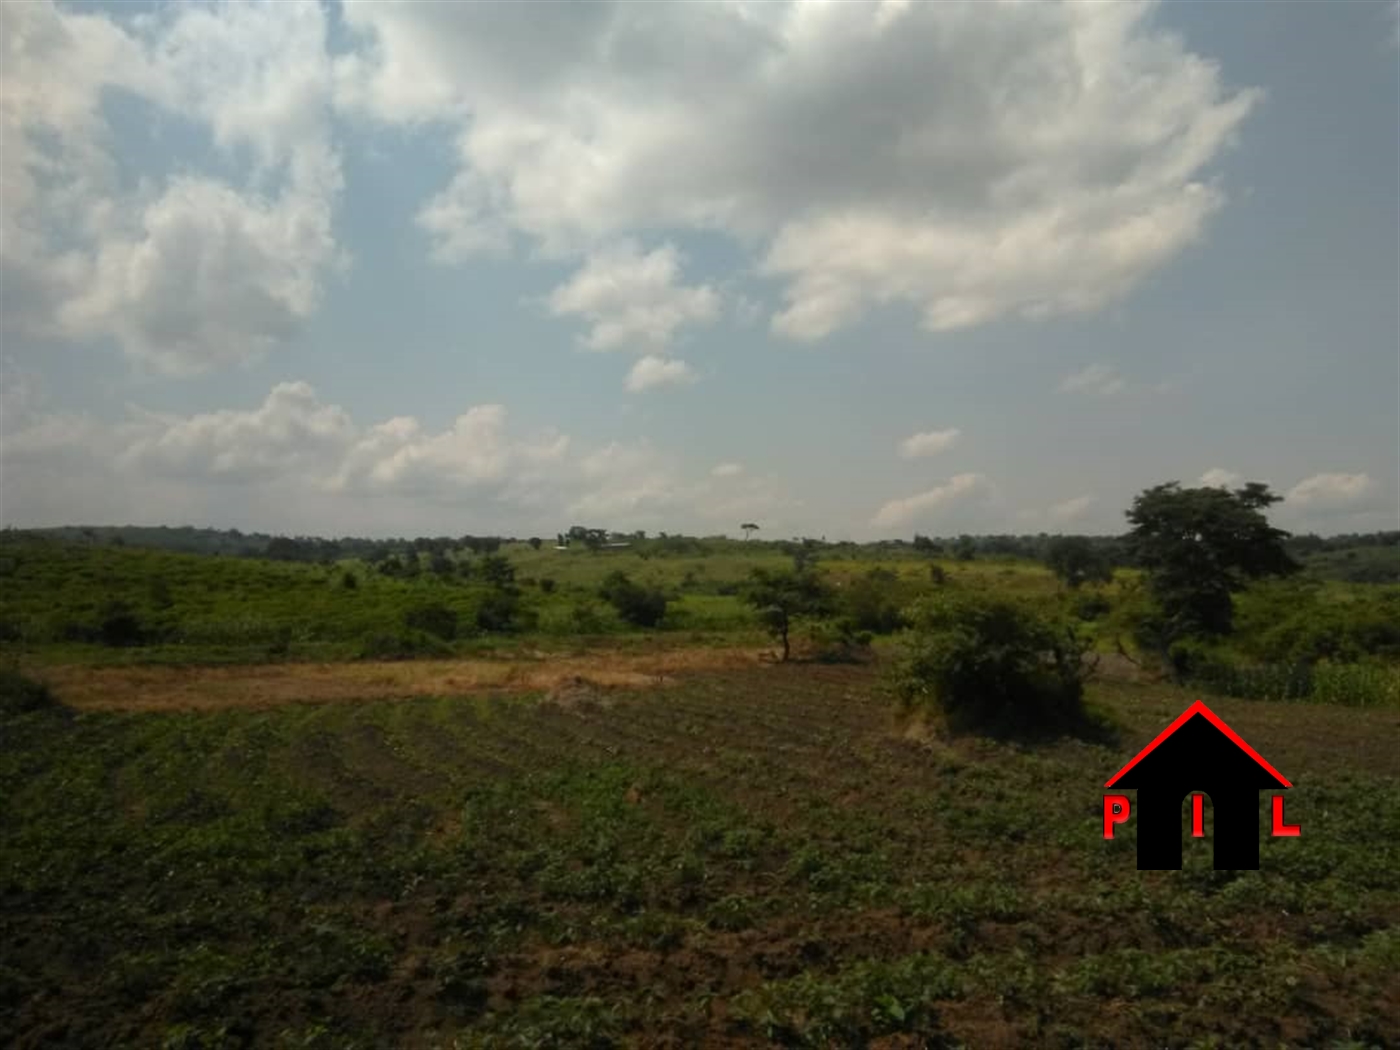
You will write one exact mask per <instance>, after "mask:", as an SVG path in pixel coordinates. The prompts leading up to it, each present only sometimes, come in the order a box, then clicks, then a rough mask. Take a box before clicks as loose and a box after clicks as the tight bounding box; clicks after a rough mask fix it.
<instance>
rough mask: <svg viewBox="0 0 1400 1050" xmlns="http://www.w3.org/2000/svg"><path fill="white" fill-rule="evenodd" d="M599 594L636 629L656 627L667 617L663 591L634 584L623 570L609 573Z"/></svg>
mask: <svg viewBox="0 0 1400 1050" xmlns="http://www.w3.org/2000/svg"><path fill="white" fill-rule="evenodd" d="M598 593H599V595H600V596H601V597H602V599H603V600H604V601H605V602H607V603H608V604H609V605H611V606H612V607H613V608H614V609H616V610H617V614H618V615H619V616H621V617H622V618H623V619H624V620H626V621H627V622H628V623H630V624H632V625H633V626H635V627H655V626H656V625H657V624H659V623H660V622H661V621H662V619H663V618H665V616H666V595H665V594H664V593H663V592H662V591H661V589H660V588H657V587H647V586H644V585H642V584H639V583H634V582H633V581H632V579H631V578H630V577H629V576H628V575H627V574H626V573H625V572H622V571H621V570H618V571H616V572H612V573H609V574H608V577H607V579H605V580H604V581H603V586H602V588H601V589H600V590H599V592H598Z"/></svg>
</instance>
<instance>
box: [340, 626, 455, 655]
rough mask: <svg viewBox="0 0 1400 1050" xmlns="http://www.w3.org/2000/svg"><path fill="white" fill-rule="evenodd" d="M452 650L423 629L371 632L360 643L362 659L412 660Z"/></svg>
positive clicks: (443, 653)
mask: <svg viewBox="0 0 1400 1050" xmlns="http://www.w3.org/2000/svg"><path fill="white" fill-rule="evenodd" d="M451 652H452V650H451V649H449V648H448V647H447V646H446V645H444V644H443V642H442V641H441V639H438V638H435V637H433V636H432V635H430V634H425V633H424V632H422V631H401V632H399V633H398V634H389V633H384V632H379V633H376V634H371V635H369V636H368V637H366V638H365V640H364V641H363V642H362V643H361V644H360V652H359V656H360V659H361V660H411V659H413V658H414V657H421V656H448V655H450V654H451Z"/></svg>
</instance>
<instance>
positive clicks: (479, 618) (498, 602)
mask: <svg viewBox="0 0 1400 1050" xmlns="http://www.w3.org/2000/svg"><path fill="white" fill-rule="evenodd" d="M533 621H534V617H533V616H532V615H531V614H530V613H528V612H527V611H526V610H525V609H523V608H522V607H521V604H520V595H519V594H518V593H516V592H515V591H514V590H493V591H491V592H489V593H488V594H486V595H484V596H483V597H482V599H481V604H480V605H478V606H477V607H476V626H477V629H478V630H481V631H485V632H486V633H488V634H513V633H514V632H516V631H523V630H528V629H529V628H530V627H531V626H532V624H533Z"/></svg>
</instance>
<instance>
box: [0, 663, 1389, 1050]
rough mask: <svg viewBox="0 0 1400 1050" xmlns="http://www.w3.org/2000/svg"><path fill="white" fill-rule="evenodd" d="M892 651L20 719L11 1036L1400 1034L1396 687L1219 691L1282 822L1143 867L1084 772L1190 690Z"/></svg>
mask: <svg viewBox="0 0 1400 1050" xmlns="http://www.w3.org/2000/svg"><path fill="white" fill-rule="evenodd" d="M112 673H117V672H112ZM121 673H126V672H121ZM874 674H875V672H874V671H873V670H871V669H869V668H863V667H822V666H815V665H797V666H786V667H784V666H775V665H764V666H760V665H756V664H748V665H743V666H734V667H725V666H719V667H713V666H711V667H693V668H690V669H688V670H686V671H684V672H683V673H682V674H681V675H680V679H679V681H678V682H677V683H675V684H671V685H668V686H654V687H653V686H648V687H643V688H640V689H632V690H628V691H609V690H584V691H582V692H581V693H580V694H579V695H578V696H575V697H573V698H570V699H568V700H565V699H562V698H561V699H560V700H558V701H549V700H544V699H541V697H540V695H539V694H538V693H529V692H517V693H510V692H501V693H497V694H496V695H491V696H484V695H470V693H471V691H470V690H467V691H466V693H465V695H464V693H463V692H461V691H452V690H444V691H443V692H441V693H439V695H421V694H422V693H423V692H425V691H436V690H440V689H443V686H442V684H441V682H440V681H436V680H432V679H422V680H415V681H413V682H412V683H410V688H409V690H408V692H409V693H411V694H412V693H416V694H419V695H418V698H416V699H399V700H370V701H365V702H360V703H334V704H332V703H302V704H286V705H280V706H275V707H267V708H258V709H242V708H236V707H235V708H229V709H206V710H201V711H140V712H132V711H115V710H105V711H99V710H90V709H82V708H80V709H79V710H78V711H77V712H76V713H73V712H69V713H66V714H62V715H60V714H59V713H57V712H54V711H50V710H37V711H33V712H31V713H24V714H18V715H14V716H12V717H8V718H7V719H6V720H5V721H4V723H3V724H0V733H3V734H4V746H3V747H0V827H3V828H4V829H5V830H4V834H3V835H0V905H3V907H0V946H3V947H0V1043H4V1044H6V1045H17V1046H39V1045H49V1044H53V1043H64V1042H66V1043H69V1044H83V1045H86V1044H127V1045H155V1046H161V1045H165V1046H201V1047H207V1046H246V1045H260V1046H261V1045H269V1046H272V1045H277V1046H290V1045H296V1046H336V1047H342V1046H364V1047H372V1046H383V1045H421V1046H453V1045H458V1046H479V1045H493V1046H538V1045H569V1046H582V1045H590V1046H612V1045H639V1046H651V1045H658V1044H660V1043H663V1042H665V1041H667V1040H670V1041H672V1042H675V1043H677V1044H682V1043H683V1044H688V1045H698V1044H703V1043H713V1042H717V1041H721V1040H724V1041H728V1042H729V1043H730V1044H731V1045H764V1044H766V1043H768V1042H770V1041H779V1042H782V1043H786V1044H790V1045H811V1046H826V1045H843V1046H845V1045H862V1044H865V1043H869V1042H871V1041H874V1040H878V1039H882V1038H898V1037H912V1038H917V1039H918V1040H919V1041H920V1042H921V1043H927V1044H930V1045H946V1046H955V1045H968V1046H984V1045H1032V1044H1035V1045H1067V1046H1068V1045H1076V1046H1078V1045H1130V1044H1149V1043H1150V1044H1152V1045H1170V1046H1209V1045H1220V1046H1226V1045H1229V1046H1234V1045H1245V1044H1250V1045H1260V1044H1267V1045H1280V1044H1282V1045H1297V1046H1329V1045H1337V1046H1341V1045H1348V1046H1352V1045H1355V1046H1373V1045H1374V1046H1384V1045H1393V1038H1394V1033H1395V1032H1397V1031H1400V979H1397V976H1396V975H1397V973H1400V967H1397V952H1400V941H1398V940H1397V938H1396V934H1395V930H1396V929H1397V926H1398V925H1400V758H1397V756H1396V754H1395V751H1394V748H1393V746H1391V745H1392V744H1393V740H1394V714H1393V712H1387V711H1383V710H1366V709H1351V708H1338V707H1327V706H1321V705H1313V704H1289V705H1261V704H1252V703H1249V702H1247V701H1234V700H1230V699H1222V700H1220V701H1219V702H1218V704H1217V703H1216V702H1214V701H1212V704H1213V706H1214V707H1215V709H1216V710H1217V711H1218V713H1220V714H1221V715H1222V717H1224V718H1225V719H1226V720H1227V721H1229V722H1230V724H1231V725H1232V726H1233V727H1234V728H1235V729H1236V730H1238V731H1239V732H1240V733H1241V734H1242V735H1243V736H1244V737H1245V738H1246V739H1247V740H1249V741H1250V743H1251V744H1252V745H1253V746H1255V747H1256V748H1258V749H1259V750H1260V751H1261V753H1263V754H1264V755H1265V756H1266V757H1268V758H1269V760H1270V761H1271V762H1273V763H1274V764H1275V765H1277V766H1278V768H1280V769H1281V770H1283V771H1284V772H1285V773H1286V774H1287V775H1288V776H1289V777H1290V778H1291V779H1292V780H1293V781H1294V782H1295V784H1296V785H1297V787H1296V788H1295V789H1294V790H1293V791H1291V792H1290V793H1289V797H1288V807H1289V810H1288V811H1289V819H1290V820H1291V821H1298V822H1301V823H1302V825H1303V829H1304V832H1303V837H1302V838H1300V839H1291V840H1276V839H1271V838H1266V839H1265V840H1264V842H1263V862H1262V867H1261V870H1260V871H1258V872H1216V871H1214V870H1212V868H1211V864H1210V857H1209V848H1208V843H1200V842H1195V841H1193V840H1191V839H1189V838H1188V839H1187V848H1186V863H1185V868H1184V870H1183V871H1181V872H1179V873H1172V872H1150V873H1139V872H1137V871H1136V868H1135V864H1134V861H1133V846H1134V843H1133V837H1132V831H1131V827H1132V826H1131V824H1130V825H1128V831H1127V832H1126V833H1120V836H1119V837H1118V838H1116V839H1115V840H1114V841H1112V842H1105V841H1104V840H1103V839H1102V838H1101V836H1100V833H1099V820H1100V814H1099V796H1100V794H1101V785H1102V783H1103V781H1104V779H1105V778H1106V777H1107V776H1108V775H1109V774H1111V772H1112V771H1113V770H1114V769H1116V768H1117V767H1118V766H1119V765H1121V763H1122V761H1123V759H1124V757H1125V756H1127V755H1130V754H1132V753H1134V752H1135V751H1136V750H1137V749H1138V748H1139V747H1141V746H1142V745H1143V744H1144V743H1146V741H1147V740H1149V739H1151V737H1152V736H1153V735H1155V734H1156V732H1157V731H1158V730H1160V728H1161V726H1162V725H1164V724H1165V723H1166V722H1167V721H1169V720H1170V719H1171V718H1172V717H1174V716H1175V715H1176V714H1177V713H1179V711H1180V710H1181V709H1182V708H1184V707H1185V706H1186V704H1187V703H1188V702H1189V701H1190V699H1192V697H1191V695H1190V694H1187V693H1184V692H1181V691H1178V690H1175V689H1171V688H1168V687H1165V686H1150V685H1130V684H1127V683H1120V682H1112V681H1110V682H1106V683H1102V684H1100V685H1099V686H1097V687H1096V688H1095V690H1094V691H1093V693H1092V695H1091V700H1092V702H1093V703H1094V704H1095V706H1096V707H1098V708H1100V709H1102V710H1104V711H1106V712H1108V713H1109V714H1110V715H1111V716H1112V717H1113V718H1115V719H1116V720H1117V722H1118V723H1119V726H1120V733H1121V735H1122V740H1121V742H1120V743H1119V744H1118V745H1117V746H1115V747H1109V746H1104V745H1099V744H1091V743H1086V742H1082V741H1077V740H1073V739H1066V740H1062V741H1059V742H1057V743H1053V744H1048V745H1044V746H1038V747H1035V748H1027V747H1024V746H1016V745H1010V744H999V743H994V742H990V741H985V740H980V739H977V738H959V739H944V738H941V737H938V736H936V735H935V736H933V737H931V738H926V739H924V740H922V741H920V740H915V739H911V738H910V737H909V736H908V735H907V734H905V733H904V732H903V727H902V726H900V725H899V724H896V723H895V722H894V721H893V720H892V717H891V715H890V714H889V712H888V710H887V708H886V707H885V706H884V705H883V702H882V701H881V700H880V699H879V698H878V695H877V692H876V690H875V689H874V677H873V676H874ZM195 678H196V680H197V679H198V674H195ZM56 691H57V693H58V696H59V699H60V700H62V699H64V696H63V689H62V687H59V688H58V689H57V690H56ZM139 699H140V696H139V688H138V689H137V690H136V691H135V692H134V694H133V696H132V697H131V701H132V703H133V704H137V703H139ZM1261 804H1263V803H1262V800H1261ZM1264 826H1265V827H1267V826H1268V823H1267V821H1266V822H1265V824H1264Z"/></svg>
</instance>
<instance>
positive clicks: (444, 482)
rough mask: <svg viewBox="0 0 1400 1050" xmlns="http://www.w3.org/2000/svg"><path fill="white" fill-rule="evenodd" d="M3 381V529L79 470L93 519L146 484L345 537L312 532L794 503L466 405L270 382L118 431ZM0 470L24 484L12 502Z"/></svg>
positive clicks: (777, 493) (720, 511)
mask: <svg viewBox="0 0 1400 1050" xmlns="http://www.w3.org/2000/svg"><path fill="white" fill-rule="evenodd" d="M5 379H6V388H5V389H6V402H5V411H4V416H3V420H0V421H2V422H3V424H4V431H3V434H0V454H2V455H3V460H4V463H5V465H6V470H7V473H6V489H5V503H6V505H7V509H6V515H7V518H9V519H11V520H13V518H14V517H15V516H16V514H15V510H16V506H17V504H16V500H22V502H23V503H24V504H25V505H26V506H27V507H29V508H34V507H39V506H48V505H50V501H49V500H48V497H47V496H45V495H44V492H45V491H46V490H45V485H47V484H48V481H46V480H45V479H49V480H52V479H53V478H54V477H55V476H56V475H62V476H63V477H65V478H68V477H77V476H78V474H77V471H78V470H79V468H81V470H82V471H85V472H86V475H85V476H86V477H87V478H88V481H87V482H85V483H86V484H88V485H89V487H91V485H92V484H93V483H94V481H93V479H102V480H103V484H104V486H105V488H104V489H103V492H104V496H103V499H105V500H106V501H107V502H106V504H105V505H107V506H113V505H116V504H117V503H121V505H123V506H126V505H127V504H128V503H129V502H130V501H126V502H122V500H123V499H124V497H123V498H122V499H119V498H118V497H119V494H120V492H121V491H125V492H137V491H150V490H151V487H152V486H153V485H158V484H165V485H166V487H165V488H164V489H161V492H162V494H163V495H164V496H165V497H166V498H167V499H169V498H172V496H171V494H172V493H178V496H177V497H175V498H178V500H179V501H180V502H178V503H176V504H173V505H174V506H178V507H189V506H201V505H206V504H207V503H209V502H211V501H213V500H214V497H213V496H212V495H211V494H212V493H216V492H218V491H219V490H224V491H228V492H230V493H238V494H240V495H239V496H238V497H237V498H238V499H240V500H241V501H242V503H244V504H246V503H248V502H249V501H253V502H257V501H258V500H261V499H267V500H268V501H269V504H270V505H272V504H275V505H276V506H272V507H271V511H270V512H271V513H273V514H274V516H275V515H276V514H277V513H278V512H279V509H285V508H284V507H283V505H284V504H286V503H287V501H289V500H294V501H296V502H297V503H298V504H309V505H314V506H316V507H319V508H320V514H321V521H322V522H323V524H321V525H320V526H318V528H320V529H321V530H326V529H327V528H329V529H330V531H344V530H343V529H340V528H339V527H338V526H334V525H331V526H327V525H325V524H324V522H327V521H335V520H340V519H342V518H343V516H344V514H345V513H346V508H348V507H353V508H354V514H355V520H357V521H367V520H373V519H374V518H375V517H376V516H377V515H379V514H380V513H381V511H382V509H383V508H384V507H386V506H389V505H392V506H395V507H399V508H402V514H403V515H405V516H406V517H405V519H404V520H406V521H407V522H408V523H409V526H408V527H410V528H412V527H421V523H420V525H419V526H414V525H413V524H412V521H413V516H412V514H411V513H410V511H411V508H412V507H414V506H417V507H419V509H420V511H424V513H428V512H433V508H457V510H458V511H459V512H461V513H470V514H471V520H473V521H474V522H477V523H478V524H477V526H476V527H484V526H482V525H481V524H480V523H481V522H483V521H490V522H492V524H491V526H490V527H492V528H496V529H501V530H505V531H513V530H517V529H520V528H522V527H528V528H533V529H544V528H546V527H547V526H550V525H553V527H555V528H561V527H565V526H564V525H561V524H559V523H560V522H564V521H566V519H567V522H569V523H572V522H577V521H586V522H591V523H594V524H601V525H608V526H612V527H623V526H625V527H627V528H629V529H630V528H638V527H662V528H670V529H685V528H691V529H693V528H695V527H696V523H697V522H698V523H701V527H710V526H712V525H713V526H722V527H735V526H737V524H738V522H739V521H742V520H748V519H752V518H761V519H762V520H764V521H766V522H772V523H775V524H780V523H781V514H782V513H783V512H785V511H787V510H790V509H791V508H793V507H795V506H797V505H798V504H797V503H796V501H794V500H792V499H790V498H789V497H788V496H787V495H785V493H784V492H783V488H782V485H781V484H780V483H779V481H778V480H777V479H775V478H772V477H750V476H748V475H747V473H746V472H745V471H744V470H743V468H742V466H741V465H740V464H737V463H730V464H720V465H719V467H717V468H715V469H713V470H710V471H707V472H705V473H703V474H700V475H698V476H696V475H693V474H690V473H689V472H688V471H687V470H686V469H685V468H684V467H683V466H682V465H681V464H680V463H679V462H678V461H677V460H676V459H675V458H674V457H672V456H670V455H668V454H666V453H663V452H661V451H658V450H657V449H655V448H653V447H652V446H651V445H650V444H648V443H646V442H624V441H615V442H611V443H608V444H605V445H601V446H597V447H593V448H585V449H579V448H577V447H576V445H575V443H574V442H573V441H572V440H571V439H570V438H569V437H568V436H567V435H564V434H560V433H558V432H557V431H554V430H545V431H542V432H538V433H534V434H521V433H518V432H516V431H515V430H514V429H513V428H512V427H511V425H510V417H509V413H508V412H507V411H506V409H505V408H504V407H503V406H501V405H475V406H472V407H470V408H468V409H467V410H466V411H465V412H463V413H462V414H461V415H460V416H458V417H457V418H456V419H455V420H453V421H452V422H451V423H450V424H449V425H448V426H446V427H444V428H443V429H441V430H434V429H432V428H430V427H427V426H425V425H424V424H423V423H422V422H421V421H419V420H418V419H416V418H414V417H412V416H397V417H393V418H390V419H385V420H382V421H380V422H377V423H373V424H370V425H368V426H362V425H360V424H358V423H356V422H355V421H354V420H353V419H352V418H351V416H350V413H349V412H348V411H346V410H345V409H344V408H342V407H341V406H339V405H335V404H331V403H328V402H326V401H323V400H322V399H321V398H320V396H319V395H318V394H317V393H316V391H315V390H314V389H313V388H312V387H311V386H310V385H309V384H307V383H305V382H285V383H279V384H278V385H277V386H275V387H273V389H272V390H271V391H270V392H269V393H268V395H267V397H266V398H265V399H264V400H263V402H262V404H260V405H258V406H256V407H253V408H249V409H237V408H235V409H220V410H217V411H213V412H202V413H194V414H189V415H168V414H159V413H153V412H148V411H144V410H141V409H139V408H132V409H130V410H129V413H128V417H127V418H126V419H124V420H122V421H120V422H117V423H102V422H100V421H98V420H96V419H93V418H90V417H87V416H71V415H64V414H51V413H47V412H45V411H43V406H42V403H41V402H42V399H41V398H39V397H38V395H37V394H35V393H34V391H33V390H32V389H30V388H27V387H26V385H25V380H24V377H23V376H22V375H18V374H17V373H16V372H15V370H14V369H13V367H12V366H11V365H10V363H9V362H5ZM11 380H14V382H13V383H11ZM11 465H17V466H23V467H25V468H26V469H27V470H28V471H29V472H28V473H27V474H26V475H25V476H24V478H23V479H21V480H22V489H23V491H22V494H21V495H19V496H16V495H15V493H16V492H17V491H18V490H16V489H15V487H14V485H13V484H12V480H11V477H10V473H9V467H10V466H11ZM59 467H61V468H62V469H56V468H59ZM109 483H110V484H109ZM114 485H115V488H114V487H113V486H114ZM172 486H174V487H172ZM93 491H94V492H95V491H97V490H95V489H94V490H93ZM367 496H372V497H374V498H373V499H365V498H364V497H367ZM65 498H68V497H65ZM229 498H230V499H232V498H234V497H229ZM99 502H100V501H99ZM70 505H72V502H71V500H70ZM84 505H86V504H84ZM166 505H167V506H171V505H172V504H166ZM376 508H379V509H376ZM425 508H426V510H424V509H425ZM23 509H24V508H20V510H21V511H23ZM147 512H149V508H148V509H147ZM181 513H183V511H182V512H181ZM21 516H22V515H21ZM775 518H776V519H777V521H775Z"/></svg>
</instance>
